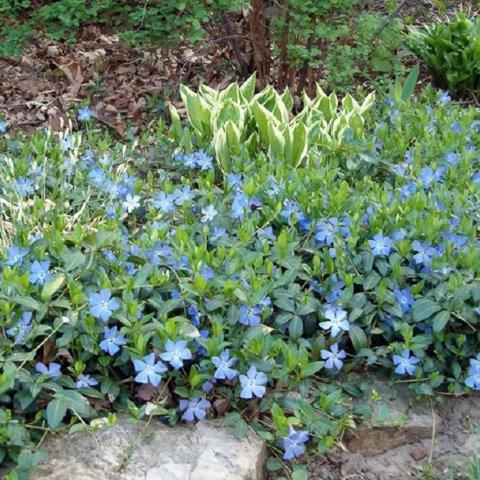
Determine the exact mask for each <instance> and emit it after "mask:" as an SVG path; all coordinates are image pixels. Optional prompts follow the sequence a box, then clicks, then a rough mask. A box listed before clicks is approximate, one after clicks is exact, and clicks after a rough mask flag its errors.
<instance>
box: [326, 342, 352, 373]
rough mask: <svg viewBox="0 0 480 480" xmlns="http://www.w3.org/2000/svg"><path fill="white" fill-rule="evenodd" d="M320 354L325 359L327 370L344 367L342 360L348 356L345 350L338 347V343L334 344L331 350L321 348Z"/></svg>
mask: <svg viewBox="0 0 480 480" xmlns="http://www.w3.org/2000/svg"><path fill="white" fill-rule="evenodd" d="M320 355H321V357H322V359H323V360H325V368H326V369H327V370H340V369H341V368H342V367H343V362H342V360H343V359H344V358H346V357H347V354H346V352H345V350H339V349H338V343H335V344H333V345H332V346H331V347H330V350H321V352H320Z"/></svg>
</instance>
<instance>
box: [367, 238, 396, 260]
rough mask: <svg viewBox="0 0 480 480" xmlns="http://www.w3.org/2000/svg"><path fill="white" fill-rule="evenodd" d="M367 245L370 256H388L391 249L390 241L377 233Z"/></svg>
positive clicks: (391, 243)
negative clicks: (370, 252)
mask: <svg viewBox="0 0 480 480" xmlns="http://www.w3.org/2000/svg"><path fill="white" fill-rule="evenodd" d="M368 245H369V246H370V248H371V250H372V255H373V256H377V255H389V254H390V251H391V250H392V247H393V242H392V239H391V238H389V237H385V236H383V234H381V233H377V234H376V235H375V236H374V237H373V239H372V240H369V241H368Z"/></svg>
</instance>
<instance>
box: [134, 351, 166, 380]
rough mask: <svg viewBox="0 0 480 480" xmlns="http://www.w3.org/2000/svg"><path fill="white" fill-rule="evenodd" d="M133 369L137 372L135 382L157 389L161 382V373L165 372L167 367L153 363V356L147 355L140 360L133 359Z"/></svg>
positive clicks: (159, 363) (152, 354)
mask: <svg viewBox="0 0 480 480" xmlns="http://www.w3.org/2000/svg"><path fill="white" fill-rule="evenodd" d="M133 367H134V368H135V371H136V372H137V376H136V377H135V381H136V382H137V383H149V382H150V383H151V384H152V385H153V386H154V387H158V385H159V384H160V382H161V380H162V373H165V372H166V371H167V367H166V366H165V365H164V364H163V363H162V362H160V361H158V362H155V354H154V353H149V354H148V355H146V356H145V357H143V359H142V360H139V359H134V360H133Z"/></svg>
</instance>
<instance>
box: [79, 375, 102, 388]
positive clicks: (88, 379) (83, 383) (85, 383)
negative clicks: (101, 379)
mask: <svg viewBox="0 0 480 480" xmlns="http://www.w3.org/2000/svg"><path fill="white" fill-rule="evenodd" d="M95 385H98V382H97V380H95V379H94V378H93V377H92V376H91V375H85V374H83V373H81V374H80V375H79V376H78V377H77V381H76V382H75V388H88V387H94V386H95Z"/></svg>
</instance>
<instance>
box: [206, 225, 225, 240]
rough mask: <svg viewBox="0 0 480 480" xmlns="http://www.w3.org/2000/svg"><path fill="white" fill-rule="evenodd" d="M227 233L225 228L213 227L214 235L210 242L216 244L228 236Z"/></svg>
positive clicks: (211, 236) (212, 234)
mask: <svg viewBox="0 0 480 480" xmlns="http://www.w3.org/2000/svg"><path fill="white" fill-rule="evenodd" d="M226 233H227V231H226V230H225V229H224V228H223V227H213V229H212V233H211V235H210V241H211V242H212V243H213V242H216V241H217V240H219V239H220V238H222V237H224V236H225V235H226Z"/></svg>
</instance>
